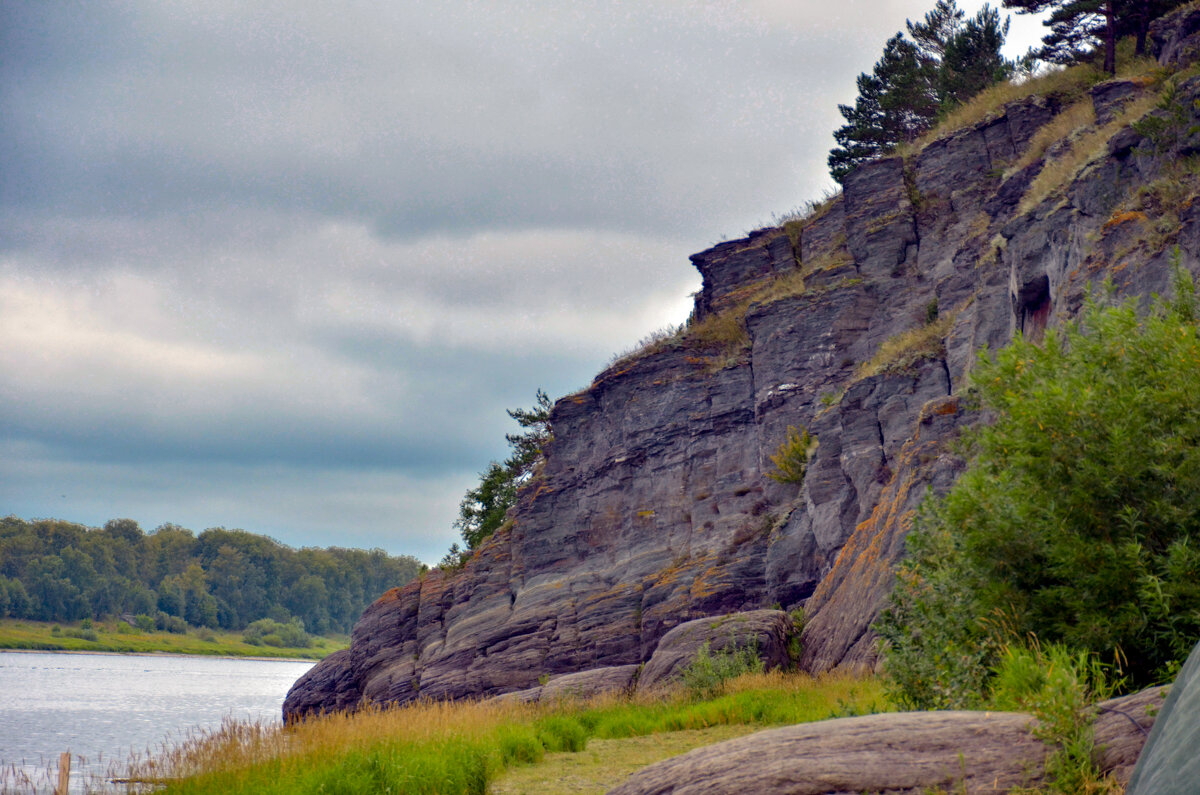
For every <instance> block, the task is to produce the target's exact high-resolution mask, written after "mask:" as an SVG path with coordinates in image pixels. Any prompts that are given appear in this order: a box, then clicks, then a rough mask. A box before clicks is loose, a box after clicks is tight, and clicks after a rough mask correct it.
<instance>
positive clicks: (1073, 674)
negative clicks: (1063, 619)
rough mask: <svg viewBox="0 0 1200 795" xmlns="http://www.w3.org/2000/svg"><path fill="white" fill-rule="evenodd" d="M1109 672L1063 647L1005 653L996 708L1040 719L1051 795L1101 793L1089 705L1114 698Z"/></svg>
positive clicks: (996, 681) (995, 682)
mask: <svg viewBox="0 0 1200 795" xmlns="http://www.w3.org/2000/svg"><path fill="white" fill-rule="evenodd" d="M1112 690H1113V686H1112V684H1111V683H1110V682H1109V678H1108V675H1107V671H1106V670H1105V667H1104V666H1103V665H1102V664H1101V663H1100V661H1099V660H1098V659H1097V658H1096V657H1095V655H1091V654H1088V653H1086V652H1073V651H1071V650H1069V649H1067V648H1066V647H1065V646H1061V645H1058V644H1054V645H1051V646H1049V647H1047V648H1045V649H1042V648H1040V647H1038V646H1037V645H1036V644H1035V645H1033V647H1032V648H1027V647H1023V646H1008V647H1005V648H1004V649H1003V650H1002V652H1001V653H1000V655H999V663H998V665H997V668H996V670H995V678H994V679H993V682H992V705H993V706H994V707H995V708H997V709H1002V710H1020V711H1025V712H1030V713H1032V714H1033V716H1034V717H1036V718H1037V719H1038V722H1037V724H1036V725H1035V726H1034V728H1033V735H1034V736H1035V737H1037V738H1038V739H1039V740H1041V741H1042V742H1044V743H1045V744H1046V746H1047V748H1048V750H1049V751H1050V753H1049V755H1048V756H1047V757H1046V778H1047V781H1048V784H1049V790H1050V792H1057V793H1062V794H1063V795H1073V794H1074V793H1079V792H1100V791H1102V790H1101V789H1100V783H1101V774H1100V769H1099V767H1098V766H1097V765H1096V761H1095V750H1096V748H1095V742H1094V738H1093V732H1092V728H1093V724H1094V723H1095V719H1096V714H1095V711H1094V710H1093V709H1092V707H1091V704H1092V703H1093V702H1094V701H1099V700H1102V699H1105V698H1107V697H1108V696H1110V695H1111V694H1112Z"/></svg>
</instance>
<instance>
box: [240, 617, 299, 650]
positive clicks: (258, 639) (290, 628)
mask: <svg viewBox="0 0 1200 795" xmlns="http://www.w3.org/2000/svg"><path fill="white" fill-rule="evenodd" d="M242 640H243V641H245V642H246V643H249V644H250V645H252V646H264V645H266V646H275V647H277V648H285V647H286V648H291V649H306V648H308V647H309V646H311V645H312V639H311V638H310V637H309V636H308V633H306V632H305V631H304V622H303V621H301V620H300V619H298V618H293V619H292V620H291V621H288V622H287V623H286V624H281V623H280V622H278V621H275V620H273V619H270V618H260V619H259V620H258V621H254V622H252V623H250V624H248V625H247V626H246V628H245V629H244V630H242Z"/></svg>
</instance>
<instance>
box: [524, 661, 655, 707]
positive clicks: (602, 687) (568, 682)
mask: <svg viewBox="0 0 1200 795" xmlns="http://www.w3.org/2000/svg"><path fill="white" fill-rule="evenodd" d="M641 668H642V666H640V665H614V666H610V667H608V668H593V669H591V670H590V671H579V672H578V673H573V674H562V675H560V676H555V677H551V679H550V680H549V681H548V682H546V684H545V685H544V686H543V687H542V693H541V700H542V701H554V700H557V699H568V698H578V699H587V698H591V697H592V696H598V695H601V694H603V693H624V692H628V691H630V690H632V689H633V686H634V683H635V682H637V680H638V673H639V672H640V671H641Z"/></svg>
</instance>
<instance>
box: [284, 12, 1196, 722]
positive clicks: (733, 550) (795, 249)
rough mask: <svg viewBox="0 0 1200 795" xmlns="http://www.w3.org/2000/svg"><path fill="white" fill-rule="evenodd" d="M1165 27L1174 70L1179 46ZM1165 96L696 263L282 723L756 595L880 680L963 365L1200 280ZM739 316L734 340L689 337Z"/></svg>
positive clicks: (1104, 112) (1180, 28)
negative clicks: (500, 498)
mask: <svg viewBox="0 0 1200 795" xmlns="http://www.w3.org/2000/svg"><path fill="white" fill-rule="evenodd" d="M1175 17H1179V19H1178V20H1175V22H1173V23H1172V25H1173V27H1172V25H1160V26H1159V29H1158V34H1157V35H1158V42H1159V46H1160V47H1161V48H1163V52H1164V53H1165V54H1166V53H1174V52H1180V51H1187V46H1188V45H1187V43H1186V42H1187V38H1186V36H1187V34H1188V33H1189V32H1190V31H1189V30H1187V29H1186V26H1187V25H1190V24H1191V23H1190V22H1187V21H1186V20H1185V19H1184V17H1183V16H1182V15H1179V14H1177V15H1175ZM1170 19H1174V17H1173V18H1170ZM1189 19H1190V18H1189ZM1180 20H1183V21H1180ZM1181 42H1182V43H1181ZM1162 90H1163V88H1162V86H1161V85H1152V84H1151V83H1150V81H1148V80H1131V81H1130V80H1126V81H1113V82H1110V83H1106V84H1101V85H1100V86H1097V87H1095V88H1093V89H1092V90H1091V97H1090V99H1091V102H1092V104H1093V105H1094V112H1095V116H1096V121H1095V122H1094V123H1088V124H1085V128H1084V129H1082V130H1081V131H1077V132H1076V134H1075V135H1074V137H1073V138H1072V137H1070V136H1068V137H1067V138H1066V139H1064V140H1060V141H1057V142H1055V141H1052V140H1050V141H1049V145H1048V146H1047V141H1048V139H1050V138H1051V136H1049V131H1051V130H1053V129H1054V127H1053V126H1052V125H1051V124H1050V123H1051V122H1052V121H1055V120H1056V117H1057V116H1058V114H1059V113H1060V111H1062V110H1063V109H1064V108H1065V107H1066V106H1067V105H1068V104H1069V103H1071V102H1074V99H1073V98H1071V97H1058V98H1056V97H1052V96H1051V97H1042V96H1031V97H1028V98H1025V99H1022V100H1019V101H1016V102H1013V103H1010V104H1008V105H1006V106H1004V107H1002V108H998V109H997V111H996V112H995V113H994V114H992V115H991V116H990V117H988V118H987V119H985V120H984V121H982V122H979V123H977V124H974V125H972V126H970V127H968V128H966V129H963V130H959V131H957V132H955V133H953V134H951V135H949V136H948V137H944V138H942V139H940V140H937V141H934V142H933V143H931V144H929V145H927V146H926V147H924V148H923V149H922V150H920V151H919V152H916V153H914V154H911V155H908V156H906V157H892V158H887V159H883V160H879V161H876V162H873V163H870V164H868V165H865V166H863V167H862V168H860V169H858V170H857V171H855V172H854V173H853V174H851V175H850V176H848V177H847V179H846V180H845V183H844V192H843V194H842V195H841V196H839V197H837V198H836V199H834V200H833V201H831V202H829V203H827V204H826V205H825V206H824V207H822V208H821V209H820V210H819V211H818V213H816V214H815V215H813V216H812V217H810V218H807V219H805V220H803V221H795V222H790V223H788V224H787V225H785V226H784V227H781V228H775V229H766V230H760V231H758V232H755V233H753V234H751V235H750V236H749V237H748V238H746V239H744V240H737V241H732V242H728V243H723V244H721V245H719V246H717V247H715V248H713V249H710V250H708V251H705V252H702V253H700V254H696V255H694V256H693V257H692V261H693V263H694V264H695V265H696V267H697V268H698V269H699V270H700V272H701V274H702V275H703V278H704V283H703V289H702V290H701V292H700V293H699V294H698V295H697V296H696V309H695V318H696V322H695V323H694V325H693V331H692V332H690V333H685V334H684V335H681V336H680V337H679V338H677V339H674V340H670V341H667V342H665V343H660V344H658V345H656V346H655V347H654V348H653V349H650V350H647V351H644V352H642V353H641V354H640V355H637V356H633V357H630V358H628V359H627V360H625V361H622V362H618V363H617V364H615V365H613V366H612V367H611V368H609V369H608V370H607V371H605V372H603V373H601V374H600V375H599V376H598V377H597V378H596V380H595V382H594V383H593V384H592V385H591V386H590V387H588V388H587V389H586V390H584V391H582V392H580V393H578V394H575V395H571V396H568V397H566V398H563V399H562V400H559V401H558V403H557V404H556V405H555V407H554V410H553V413H552V427H553V433H554V442H553V443H552V444H551V445H550V446H549V448H548V449H547V450H546V451H545V452H546V461H545V464H544V467H543V469H542V471H541V472H539V473H538V474H537V475H536V477H535V478H534V479H533V480H532V481H531V482H530V483H529V484H528V486H527V487H526V488H525V489H524V490H523V491H522V494H521V496H520V500H519V504H518V506H517V507H516V508H515V509H514V511H513V513H512V514H511V515H510V518H511V519H512V521H511V523H510V524H509V525H508V526H506V528H504V529H503V530H501V531H500V532H498V533H497V534H496V535H495V536H494V537H492V538H491V539H489V540H488V541H487V542H485V543H484V544H483V545H482V547H481V548H480V549H479V550H478V552H477V554H476V555H475V556H474V557H473V558H472V559H471V560H470V561H469V562H467V564H466V565H465V566H464V568H463V569H462V570H460V571H455V572H439V571H433V572H430V573H429V574H428V575H427V576H425V577H424V578H422V579H421V580H419V581H417V582H414V583H411V584H410V585H409V586H407V587H406V588H404V589H397V590H393V591H390V592H388V593H387V594H385V595H384V596H383V597H382V598H380V599H379V600H378V601H377V602H376V603H375V604H373V605H372V606H371V607H369V608H368V609H367V611H366V612H365V613H364V614H363V617H362V619H361V620H360V622H359V623H358V625H357V626H356V627H355V629H354V633H353V637H352V644H351V648H350V649H349V650H348V651H346V652H341V653H338V654H336V655H333V656H331V657H329V658H327V659H326V660H325V661H323V662H322V663H321V664H319V665H318V666H316V667H315V668H314V669H313V670H312V671H310V672H309V673H308V674H306V675H305V677H304V678H302V679H301V680H300V681H299V682H297V684H296V685H295V686H294V687H293V690H292V692H291V693H290V694H289V696H288V700H287V703H286V704H285V707H284V710H285V715H287V716H289V717H291V716H298V715H303V714H305V713H307V712H309V711H320V710H325V709H332V708H339V707H345V706H352V705H353V704H355V703H358V701H359V700H360V699H362V698H367V699H370V700H372V701H378V702H382V701H399V702H403V701H406V700H409V699H412V698H414V697H416V696H417V695H418V694H419V695H421V696H430V697H435V698H445V697H450V698H454V697H461V696H467V695H479V694H496V693H503V692H510V691H515V690H520V689H523V688H528V687H531V686H532V685H534V684H536V683H537V681H538V679H539V677H541V676H543V675H553V674H560V673H568V672H575V671H581V670H587V669H592V668H598V667H604V666H617V665H628V664H635V663H641V662H644V661H646V660H647V659H649V657H650V655H651V653H652V652H653V651H654V649H655V647H656V645H657V643H658V641H659V640H660V639H661V638H662V637H663V635H664V634H665V633H666V632H667V631H669V630H670V629H671V628H672V627H674V626H676V625H677V624H680V623H682V622H684V621H687V620H689V619H694V618H699V617H703V616H713V615H720V614H725V613H728V612H734V611H744V610H750V609H755V608H762V607H769V606H773V605H779V606H781V607H783V608H784V609H791V608H795V607H803V608H804V609H805V612H806V615H807V618H808V621H807V624H806V626H805V630H804V635H803V657H802V660H801V664H802V665H803V666H804V667H806V668H807V669H809V670H813V671H822V670H827V669H829V668H832V667H835V666H839V665H848V666H858V667H870V666H873V665H874V664H875V650H874V643H873V640H874V639H873V636H872V634H871V632H870V630H869V624H870V622H871V621H872V620H873V619H874V617H875V615H877V613H878V611H879V609H880V608H881V607H882V605H883V603H884V602H885V600H886V596H887V593H888V590H889V589H890V587H891V582H892V571H893V568H894V565H895V562H896V560H897V559H898V558H899V557H900V555H901V554H902V551H903V537H904V534H905V532H906V531H907V529H908V527H909V526H910V523H911V518H912V513H913V510H914V509H915V507H916V506H917V504H918V503H919V502H920V500H921V499H922V498H923V496H924V494H925V493H926V490H927V487H932V488H933V489H934V490H935V491H940V490H944V489H945V488H948V486H949V485H950V484H951V483H952V482H953V479H954V477H955V476H956V475H957V473H958V471H959V469H960V467H961V462H960V461H959V460H958V459H957V458H955V457H954V456H953V455H952V454H951V453H950V452H949V450H948V445H947V444H946V442H947V441H948V440H950V439H952V438H953V437H954V436H955V435H956V433H957V431H958V429H959V428H960V427H961V426H962V425H963V424H964V423H969V422H971V421H973V420H974V419H975V418H974V417H973V415H972V414H971V413H970V412H968V411H966V410H965V408H964V406H965V402H964V401H960V400H959V398H958V397H957V396H958V395H959V394H960V393H961V392H962V390H963V388H964V386H965V385H966V383H967V382H966V375H967V372H968V370H969V369H970V367H971V363H972V362H973V360H974V359H975V356H976V354H977V351H978V350H979V349H980V348H981V347H983V346H988V347H991V348H996V347H999V346H1002V345H1003V344H1004V343H1006V342H1007V341H1008V340H1009V339H1011V337H1012V335H1013V334H1014V333H1015V332H1016V331H1023V332H1024V333H1025V334H1026V335H1029V334H1033V335H1037V334H1040V333H1041V330H1042V329H1043V328H1044V327H1045V326H1046V325H1047V324H1059V323H1062V322H1064V321H1065V320H1066V319H1069V318H1070V317H1071V316H1073V314H1074V313H1075V312H1076V311H1077V310H1078V308H1079V306H1080V305H1081V304H1082V301H1083V298H1084V296H1085V294H1086V292H1087V290H1088V289H1089V286H1090V285H1095V284H1098V283H1099V282H1100V281H1101V280H1103V279H1104V278H1105V277H1106V276H1109V277H1111V278H1112V279H1113V280H1114V284H1115V287H1116V290H1117V293H1118V295H1134V294H1137V295H1146V294H1149V293H1150V292H1154V291H1157V292H1166V290H1167V283H1168V272H1169V267H1168V263H1169V259H1170V255H1169V252H1170V251H1172V250H1173V249H1174V247H1175V245H1176V244H1178V246H1179V248H1180V250H1181V252H1182V262H1183V264H1184V266H1185V267H1187V268H1189V269H1191V270H1192V271H1193V272H1196V271H1197V270H1200V268H1198V267H1197V258H1196V256H1195V255H1196V252H1198V251H1200V209H1194V208H1193V204H1192V201H1191V197H1193V196H1194V195H1196V192H1197V191H1196V188H1197V187H1198V186H1200V180H1198V179H1196V178H1195V177H1194V176H1193V174H1192V171H1191V170H1189V169H1188V168H1186V167H1185V166H1186V164H1187V163H1188V162H1190V161H1189V158H1192V157H1193V156H1194V155H1195V154H1196V153H1198V152H1200V135H1197V134H1195V133H1194V132H1193V131H1192V128H1193V127H1194V126H1195V125H1196V124H1197V119H1196V118H1195V117H1196V115H1197V113H1198V112H1197V110H1196V108H1197V101H1198V100H1200V78H1193V79H1189V80H1183V81H1181V82H1180V84H1179V86H1178V89H1177V90H1176V91H1175V93H1174V95H1173V97H1172V98H1171V99H1170V102H1169V103H1164V107H1163V108H1161V109H1157V110H1153V111H1150V115H1151V116H1152V117H1153V118H1155V119H1158V120H1159V121H1155V122H1151V123H1146V122H1141V123H1139V124H1137V125H1135V126H1131V123H1132V122H1134V121H1136V120H1137V119H1139V118H1141V117H1142V116H1143V115H1145V113H1146V108H1150V107H1154V100H1156V99H1157V97H1158V96H1159V94H1160V93H1161V92H1162ZM1106 124H1107V126H1104V125H1106ZM1039 130H1046V131H1047V132H1045V133H1042V134H1041V136H1040V137H1039ZM1084 145H1086V146H1092V147H1094V148H1095V151H1091V150H1088V151H1087V152H1084V151H1083V150H1082V147H1083V146H1084ZM1031 147H1034V148H1035V150H1036V149H1040V148H1042V147H1045V155H1044V156H1040V157H1032V158H1030V157H1028V156H1027V157H1026V160H1029V164H1028V165H1023V163H1022V160H1021V157H1022V154H1024V153H1026V152H1029V151H1030V149H1031ZM1181 164H1183V165H1181ZM1064 166H1069V167H1068V168H1064ZM1055 168H1057V169H1058V170H1059V171H1062V172H1063V173H1062V176H1061V177H1055V176H1054V175H1055V173H1057V172H1055V171H1052V169H1055ZM1043 171H1045V173H1044V174H1043V173H1042V172H1043ZM1039 174H1041V176H1040V177H1039ZM731 317H732V318H735V319H736V318H740V319H741V320H740V326H739V327H740V329H741V331H740V332H738V333H737V334H735V335H734V337H735V338H733V339H732V340H731V339H730V338H728V335H727V336H726V337H722V338H718V337H716V336H713V335H708V336H706V335H705V333H703V331H702V329H703V328H704V324H710V325H711V324H715V323H718V322H720V321H721V320H722V319H728V318H731ZM739 335H740V336H739ZM789 426H804V427H807V428H808V429H809V430H810V432H811V433H812V434H813V436H815V437H816V438H817V440H818V445H817V447H816V449H815V452H814V453H813V455H812V457H811V459H810V461H809V466H808V472H807V475H806V477H805V479H804V481H803V484H802V486H796V485H787V484H780V483H777V482H775V481H774V480H772V479H770V478H768V477H767V476H766V473H767V472H770V471H773V469H774V467H773V464H772V462H771V461H770V456H771V455H772V454H773V453H775V452H776V450H777V449H778V447H779V445H780V443H781V442H782V441H783V440H784V438H785V436H786V433H787V429H788V427H789Z"/></svg>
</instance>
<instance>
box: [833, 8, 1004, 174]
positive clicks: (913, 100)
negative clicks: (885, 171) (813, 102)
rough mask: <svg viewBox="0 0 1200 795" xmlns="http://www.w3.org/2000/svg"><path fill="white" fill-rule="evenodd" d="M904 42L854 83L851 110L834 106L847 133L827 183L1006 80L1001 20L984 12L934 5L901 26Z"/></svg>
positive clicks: (898, 38)
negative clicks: (855, 92)
mask: <svg viewBox="0 0 1200 795" xmlns="http://www.w3.org/2000/svg"><path fill="white" fill-rule="evenodd" d="M906 26H907V28H908V33H909V36H911V37H912V38H911V40H910V39H908V38H906V37H905V36H904V34H903V33H897V34H896V35H895V36H893V37H892V38H890V39H888V41H887V44H886V45H885V46H884V50H883V55H882V56H881V57H880V59H879V61H877V62H876V63H875V68H874V70H873V71H872V73H871V74H865V73H864V74H860V75H859V76H858V81H857V86H858V97H857V99H856V100H855V103H854V105H853V106H850V105H839V106H838V111H839V112H840V113H841V114H842V116H843V117H844V118H845V119H846V122H847V123H846V125H845V126H844V127H841V128H840V129H838V130H837V131H836V132H835V133H834V134H833V137H834V140H836V141H837V143H838V146H837V147H836V148H834V149H833V150H832V151H830V153H829V170H830V173H831V174H832V175H833V178H834V179H836V180H837V181H839V182H841V181H842V179H843V178H844V177H845V176H846V175H847V174H849V173H850V172H851V171H853V170H854V169H855V168H857V167H858V166H859V165H860V164H862V163H864V162H866V161H868V160H871V159H873V158H876V157H879V156H881V155H885V154H887V153H888V152H890V151H892V150H893V149H895V148H896V147H897V146H898V145H899V144H901V143H904V142H907V141H912V140H914V139H916V138H917V137H918V136H919V135H921V133H923V132H925V131H926V130H928V129H929V128H930V127H932V126H933V125H934V123H935V122H936V121H937V119H938V116H939V115H940V114H942V113H945V112H946V111H947V110H949V109H951V108H953V107H954V106H955V105H958V104H960V103H962V102H965V101H966V100H968V99H970V98H971V97H972V96H974V95H975V94H976V93H978V92H979V91H981V90H983V89H984V88H986V87H988V86H989V85H991V84H992V83H995V82H997V81H998V80H1003V79H1005V78H1006V77H1008V76H1009V75H1010V74H1011V73H1012V64H1010V63H1009V62H1008V61H1006V60H1005V59H1004V57H1003V56H1001V54H1000V48H1001V47H1002V46H1003V45H1004V38H1005V36H1006V35H1007V33H1008V22H1007V20H1006V21H1005V22H1003V23H1001V21H1000V14H999V12H998V11H997V10H995V9H993V8H991V7H989V6H987V5H985V6H984V7H983V9H982V10H980V12H979V13H978V14H976V15H975V16H973V17H971V18H970V19H965V15H964V14H963V12H962V11H961V10H960V9H959V8H958V7H957V5H956V4H955V2H954V0H938V3H937V5H936V6H935V7H934V9H933V10H932V11H930V12H929V13H927V14H926V15H925V17H924V19H922V20H921V21H918V22H912V21H907V22H906Z"/></svg>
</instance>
